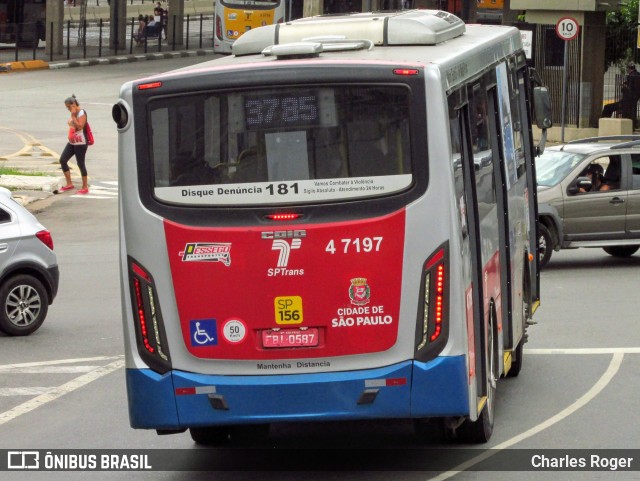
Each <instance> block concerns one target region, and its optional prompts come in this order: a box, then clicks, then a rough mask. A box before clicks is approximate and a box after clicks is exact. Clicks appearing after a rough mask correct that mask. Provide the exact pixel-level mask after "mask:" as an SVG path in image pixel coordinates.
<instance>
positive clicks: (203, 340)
mask: <svg viewBox="0 0 640 481" xmlns="http://www.w3.org/2000/svg"><path fill="white" fill-rule="evenodd" d="M190 332H191V345H192V346H215V345H217V344H218V328H217V324H216V320H215V319H199V320H197V321H191V322H190Z"/></svg>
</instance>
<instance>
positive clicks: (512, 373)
mask: <svg viewBox="0 0 640 481" xmlns="http://www.w3.org/2000/svg"><path fill="white" fill-rule="evenodd" d="M523 292H524V299H523V301H522V324H523V326H524V327H523V331H522V338H521V339H520V342H519V343H518V345H517V346H516V349H515V351H514V352H513V356H512V360H511V369H509V372H508V373H507V377H516V376H517V375H518V374H520V370H521V369H522V361H523V358H522V356H524V343H525V342H526V340H527V327H526V326H527V321H528V320H529V307H528V303H527V301H526V299H529V289H528V288H527V284H525V286H524V289H523Z"/></svg>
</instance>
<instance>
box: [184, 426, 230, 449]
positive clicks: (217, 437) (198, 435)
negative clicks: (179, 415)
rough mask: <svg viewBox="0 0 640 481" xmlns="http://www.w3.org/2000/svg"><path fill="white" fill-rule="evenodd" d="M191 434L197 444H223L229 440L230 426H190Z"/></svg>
mask: <svg viewBox="0 0 640 481" xmlns="http://www.w3.org/2000/svg"><path fill="white" fill-rule="evenodd" d="M189 434H191V439H193V440H194V441H195V442H196V444H202V445H204V446H221V445H223V444H227V443H228V442H229V427H228V426H209V427H206V428H189Z"/></svg>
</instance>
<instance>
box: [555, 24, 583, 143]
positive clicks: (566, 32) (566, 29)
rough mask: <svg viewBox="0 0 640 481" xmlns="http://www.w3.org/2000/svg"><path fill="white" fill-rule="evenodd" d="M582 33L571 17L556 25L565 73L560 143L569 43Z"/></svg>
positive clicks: (565, 95)
mask: <svg viewBox="0 0 640 481" xmlns="http://www.w3.org/2000/svg"><path fill="white" fill-rule="evenodd" d="M579 31H580V26H579V25H578V22H577V21H576V19H575V18H571V17H563V18H561V19H560V20H558V23H556V34H557V35H558V37H560V38H561V39H562V40H564V41H565V43H564V69H563V71H564V73H563V76H562V113H561V116H562V118H561V120H560V123H561V125H562V128H561V130H560V132H561V133H560V141H561V142H564V120H565V103H566V98H567V77H568V75H569V65H568V64H569V41H570V40H573V39H574V38H576V36H577V35H578V32H579Z"/></svg>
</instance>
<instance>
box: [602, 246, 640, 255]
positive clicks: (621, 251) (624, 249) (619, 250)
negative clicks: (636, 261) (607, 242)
mask: <svg viewBox="0 0 640 481" xmlns="http://www.w3.org/2000/svg"><path fill="white" fill-rule="evenodd" d="M638 249H640V246H610V247H603V248H602V250H603V251H605V252H606V253H607V254H609V255H610V256H613V257H630V256H632V255H633V254H635V253H636V251H637V250H638Z"/></svg>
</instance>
